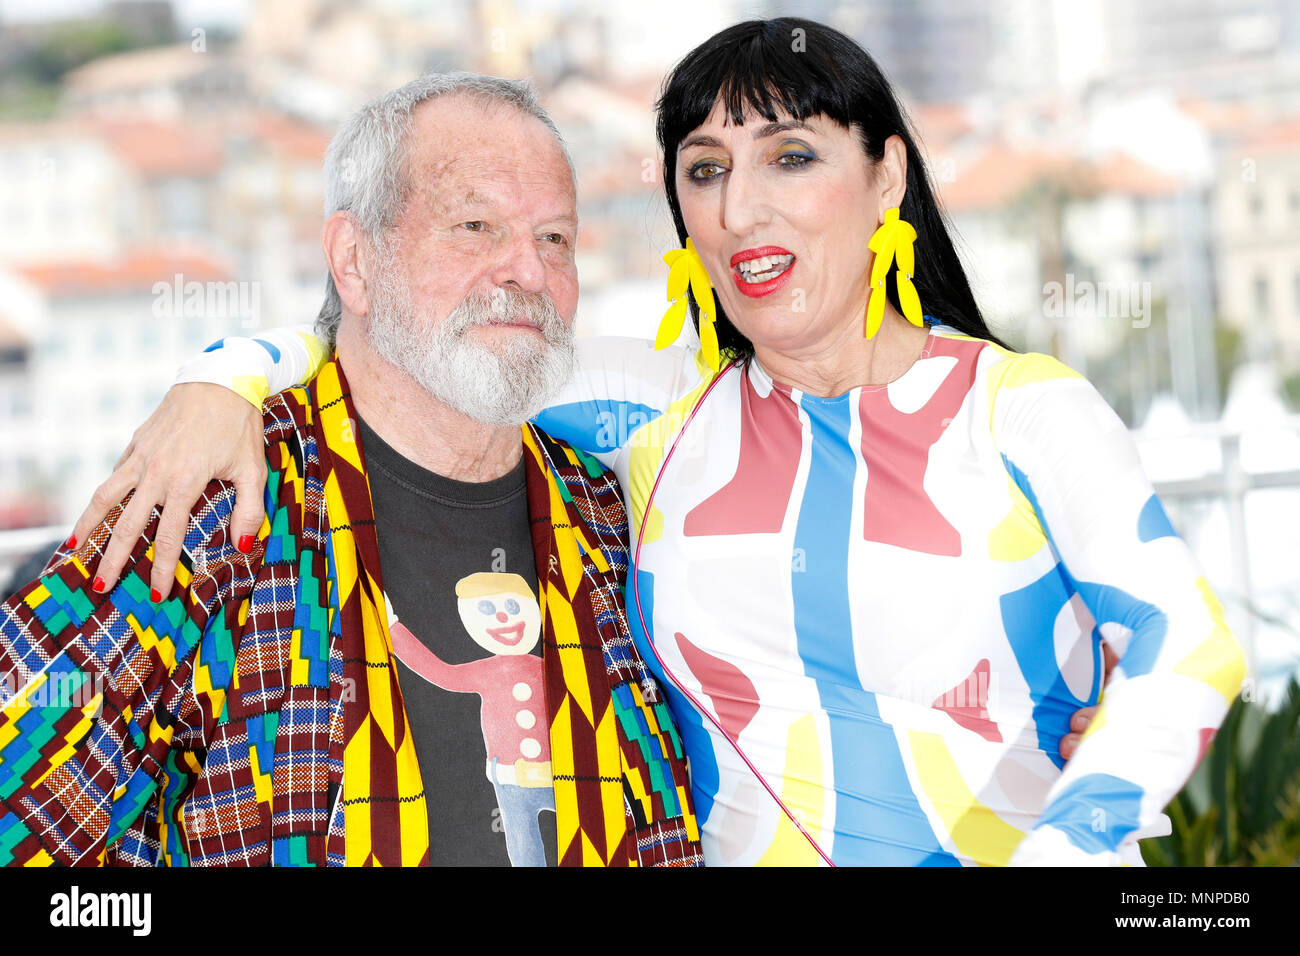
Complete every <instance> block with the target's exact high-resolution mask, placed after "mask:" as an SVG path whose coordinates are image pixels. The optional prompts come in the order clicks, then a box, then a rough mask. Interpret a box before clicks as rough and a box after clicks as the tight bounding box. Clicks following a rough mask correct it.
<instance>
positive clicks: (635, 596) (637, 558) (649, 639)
mask: <svg viewBox="0 0 1300 956" xmlns="http://www.w3.org/2000/svg"><path fill="white" fill-rule="evenodd" d="M733 368H740V366H739V365H738V364H736V363H735V362H732V363H731V364H730V365H729V366H727V367H726V368H725V369H723V370H722V372H721V373H720V374H719V375H718V376H717V377H716V378H715V379H714V380H713V381H712V382H710V383H709V387H708V388H706V389H705V390H704V394H703V395H701V396H700V400H699V401H698V402H696V403H695V407H694V408H692V409H691V413H690V415H688V416H687V417H686V421H685V422H684V423H683V424H682V429H681V431H679V432H678V433H677V437H676V438H674V439H673V443H672V446H671V447H670V448H669V449H668V454H667V455H665V456H664V460H663V463H662V464H661V465H660V466H659V472H658V474H656V475H655V480H654V484H653V485H651V486H650V497H649V498H647V499H646V504H645V511H643V512H642V514H641V527H640V528H639V529H638V531H637V536H636V552H635V554H634V555H633V559H632V568H631V572H632V600H633V601H634V602H635V604H636V614H637V617H638V618H640V620H641V626H642V628H643V629H644V630H645V636H646V643H647V644H649V645H650V652H651V653H652V654H654V656H655V660H656V661H658V662H659V667H660V668H661V669H662V670H663V672H664V675H665V676H666V677H667V678H668V679H669V680H670V681H672V683H673V686H675V687H676V688H677V689H678V690H679V691H680V692H681V693H682V695H683V696H684V697H685V698H686V699H687V700H689V701H690V702H691V703H692V704H693V705H694V706H695V709H696V710H698V711H699V712H700V713H701V714H703V715H704V716H705V717H707V718H709V722H710V723H712V724H713V726H714V727H716V728H718V732H719V733H721V734H722V736H723V737H725V738H727V741H728V742H729V743H730V744H731V746H732V747H733V748H734V749H735V751H736V753H737V755H739V757H740V759H741V760H743V761H745V766H747V767H748V768H749V769H750V772H751V773H753V774H754V776H755V778H757V780H758V782H759V783H761V784H762V785H763V789H764V790H766V791H767V792H768V793H769V794H770V795H771V797H772V799H773V800H775V801H776V804H777V806H779V807H780V808H781V810H782V811H783V812H784V813H785V815H786V816H787V817H789V818H790V822H791V823H793V824H794V825H795V827H796V828H797V829H798V830H799V832H800V833H802V834H803V835H804V839H806V840H807V841H808V842H809V843H810V844H812V848H813V849H814V850H816V851H817V855H818V856H820V857H821V858H822V859H823V860H825V861H826V865H827V866H835V863H834V862H833V861H832V860H831V858H830V857H829V856H828V855H827V854H826V852H825V851H824V850H823V849H822V848H821V846H820V844H818V842H817V841H816V840H814V839H813V838H812V835H811V834H810V833H809V832H808V831H807V830H805V829H804V825H803V824H802V823H800V822H799V818H798V817H796V816H795V815H794V814H793V813H791V812H790V808H789V807H787V806H786V805H785V801H784V800H782V799H781V798H780V797H778V796H777V795H776V791H775V790H773V789H772V786H771V784H769V783H768V782H767V779H766V778H765V777H764V776H763V775H762V774H761V773H759V771H758V768H757V767H755V766H754V764H753V762H752V761H751V760H750V759H749V757H747V756H746V755H745V751H743V750H741V749H740V743H739V742H738V741H737V740H736V739H735V738H734V737H732V736H731V734H729V733H727V731H726V729H725V728H724V727H723V726H722V724H720V723H719V722H718V719H717V718H716V717H714V716H713V714H711V713H710V712H709V711H708V710H706V709H705V707H704V705H703V704H701V703H700V702H699V700H697V699H696V697H695V695H694V694H692V693H691V692H690V691H688V690H687V689H686V688H685V687H683V686H682V682H681V681H680V680H678V679H677V678H676V677H675V676H674V675H673V672H672V671H671V670H669V668H668V665H666V664H665V663H664V660H663V658H662V657H660V656H659V650H658V648H656V647H655V641H654V637H653V636H652V635H651V631H652V629H653V623H652V622H651V623H650V626H647V621H646V617H645V615H644V614H643V613H641V589H640V587H639V586H638V580H637V569H638V568H640V566H641V541H642V537H643V536H644V534H645V525H646V519H647V517H648V516H649V514H650V508H651V506H652V505H653V504H654V499H655V492H657V491H658V490H659V481H660V479H661V478H663V476H664V472H665V471H667V470H668V462H669V460H671V459H672V457H673V453H674V452H675V451H677V443H678V442H680V441H681V440H682V436H683V435H685V434H686V429H687V428H689V427H690V425H691V422H692V421H693V420H694V419H695V413H696V412H698V411H699V410H700V407H701V406H702V405H703V404H704V402H705V400H706V399H707V398H708V397H709V393H710V392H712V391H713V387H714V386H715V385H717V384H718V383H719V382H721V381H722V379H723V377H724V376H725V375H726V374H727V373H728V372H730V371H731V370H732V369H733Z"/></svg>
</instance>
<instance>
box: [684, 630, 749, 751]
mask: <svg viewBox="0 0 1300 956" xmlns="http://www.w3.org/2000/svg"><path fill="white" fill-rule="evenodd" d="M673 636H674V637H676V638H677V647H678V649H679V650H681V652H682V659H683V660H685V661H686V666H688V667H689V668H690V669H691V671H692V672H693V673H694V674H695V679H696V680H698V681H699V682H700V687H701V689H703V691H704V693H706V694H708V695H709V697H711V698H712V699H713V708H714V710H715V711H717V715H718V723H720V724H721V725H722V729H723V730H725V731H726V732H727V734H728V735H730V737H731V739H732V740H735V739H736V738H738V737H739V736H740V732H741V731H742V730H744V729H745V728H746V727H748V726H749V722H750V721H751V720H753V719H754V715H755V714H757V713H758V691H757V690H755V689H754V685H753V683H752V682H751V681H750V679H749V678H748V677H746V676H745V673H744V671H742V670H741V669H740V668H739V667H737V666H736V665H734V664H729V663H727V662H726V661H724V660H722V659H721V658H717V657H714V656H713V655H712V654H709V653H707V652H706V651H702V650H700V649H699V648H698V647H696V646H695V645H694V644H692V643H691V642H690V641H689V640H687V639H686V638H685V637H684V636H683V635H681V634H674V635H673Z"/></svg>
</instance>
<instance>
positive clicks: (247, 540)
mask: <svg viewBox="0 0 1300 956" xmlns="http://www.w3.org/2000/svg"><path fill="white" fill-rule="evenodd" d="M239 550H240V553H241V554H248V553H249V552H250V551H252V550H253V536H252V535H251V534H242V535H240V536H239Z"/></svg>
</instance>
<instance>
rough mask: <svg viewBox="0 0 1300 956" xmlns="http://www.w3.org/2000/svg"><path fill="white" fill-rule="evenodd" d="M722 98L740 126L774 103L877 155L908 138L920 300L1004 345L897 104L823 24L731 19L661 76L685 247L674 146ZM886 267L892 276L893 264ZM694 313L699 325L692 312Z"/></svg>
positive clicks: (944, 318)
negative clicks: (854, 136) (853, 137)
mask: <svg viewBox="0 0 1300 956" xmlns="http://www.w3.org/2000/svg"><path fill="white" fill-rule="evenodd" d="M719 100H721V102H722V103H723V105H724V107H725V109H726V111H727V114H728V116H729V118H730V121H731V122H732V123H735V124H737V125H739V124H742V123H743V122H744V114H745V112H746V111H747V110H752V111H754V112H755V113H757V114H758V115H760V116H762V117H764V118H765V119H766V120H767V121H768V122H776V121H777V119H778V116H777V110H782V111H784V112H785V113H787V114H789V115H790V116H792V117H794V118H795V119H799V120H804V119H807V118H808V117H810V116H814V115H817V114H821V115H823V116H827V117H829V118H830V119H833V120H835V121H836V122H837V123H839V124H840V125H841V126H843V127H845V128H846V129H853V130H856V131H857V132H858V135H859V136H860V138H861V139H862V143H863V148H864V150H865V151H866V153H867V155H868V156H869V157H870V158H871V160H872V162H873V163H878V162H880V160H881V158H882V157H883V156H884V154H885V140H887V139H888V138H889V137H890V136H894V135H897V136H899V137H900V138H901V139H902V140H903V142H904V143H905V144H906V146H907V192H906V194H905V195H904V197H903V202H902V205H901V207H900V208H899V218H901V219H903V220H904V221H906V222H909V223H911V224H912V226H913V227H914V228H915V229H916V242H915V244H914V245H913V249H914V251H915V254H916V273H915V275H914V277H913V280H912V281H913V283H914V284H915V286H916V291H917V293H918V295H919V296H920V299H921V308H922V309H923V310H924V311H925V313H926V314H927V315H929V316H932V317H934V318H935V319H937V320H939V321H941V322H943V323H944V324H945V325H950V326H952V327H953V328H955V329H957V330H958V331H960V332H963V333H965V334H967V335H972V336H975V337H977V338H982V339H988V340H990V341H993V342H997V343H998V344H999V345H1003V344H1004V343H1002V342H1001V341H1000V340H999V339H998V338H997V336H995V335H994V334H993V333H992V332H991V331H990V330H989V327H988V325H987V324H985V322H984V317H983V316H982V315H981V314H980V309H979V306H978V305H976V303H975V296H974V295H973V294H972V293H971V289H970V282H969V281H967V279H966V272H965V270H963V269H962V265H961V261H960V260H959V259H958V258H957V251H956V250H955V249H954V248H953V244H952V239H951V237H950V236H949V235H948V223H947V220H946V218H945V216H944V214H943V212H942V210H940V208H939V204H938V202H937V201H936V200H935V197H934V190H933V189H932V188H931V185H930V177H929V175H928V173H927V172H926V169H925V163H924V162H923V161H922V159H921V154H920V151H919V150H918V149H917V148H916V142H915V139H914V137H913V135H912V131H911V129H910V127H909V124H908V122H907V119H906V117H905V116H904V113H903V110H902V107H901V106H900V105H899V102H898V98H897V97H896V96H895V95H894V91H893V89H892V88H891V87H890V85H889V82H888V81H887V80H886V79H885V76H884V74H883V73H882V72H881V70H880V67H879V66H877V65H876V61H875V60H873V59H872V58H871V56H870V54H868V53H867V51H866V50H864V49H862V47H860V46H858V44H857V43H855V42H854V41H853V40H851V39H850V38H849V37H847V36H845V35H844V34H842V33H840V32H839V31H838V30H835V29H832V28H831V27H828V26H826V25H824V24H821V23H816V22H814V21H812V20H802V19H798V18H795V17H779V18H776V19H773V20H748V21H746V22H744V23H737V24H736V25H735V26H732V27H728V28H727V29H725V30H723V31H722V32H720V33H716V34H714V35H713V36H712V37H710V38H709V39H708V40H706V41H705V42H704V43H702V44H700V45H699V46H697V47H696V48H695V49H694V50H692V51H691V52H690V53H688V54H687V55H686V56H685V58H683V59H682V61H681V62H680V63H678V64H677V66H676V67H675V68H674V69H673V71H672V72H671V73H670V74H668V77H667V79H666V80H665V81H664V88H663V93H662V95H661V96H660V97H659V102H658V104H657V106H656V110H657V123H656V131H657V133H658V136H659V146H660V149H662V151H663V157H664V188H665V189H666V191H667V193H668V207H669V209H671V210H672V216H673V224H674V225H675V226H676V227H677V238H678V239H679V240H680V241H681V243H682V244H683V245H685V244H686V224H685V222H684V221H683V220H682V207H681V203H680V202H679V201H678V199H677V179H676V174H677V147H678V144H680V143H681V141H682V140H683V139H684V138H685V137H686V136H688V135H689V134H690V133H691V132H693V131H694V130H695V129H696V128H697V127H698V126H699V125H700V124H701V123H703V122H704V121H705V119H707V118H708V115H709V113H710V112H712V110H713V106H714V104H715V103H717V102H718V101H719ZM890 271H891V276H892V275H893V274H894V272H895V270H890ZM886 291H887V294H888V296H889V302H890V304H891V305H893V307H894V309H895V310H897V311H898V312H900V313H901V312H902V308H901V306H900V305H899V302H898V290H897V287H896V285H895V283H894V282H893V281H892V278H891V280H890V281H887V282H886ZM717 307H718V316H717V326H716V328H717V332H718V345H719V346H720V347H721V349H722V350H723V351H730V352H731V353H732V354H733V355H735V356H736V357H737V358H741V359H743V358H747V357H749V356H750V355H752V354H753V352H754V346H753V344H752V343H751V342H750V341H749V340H748V339H747V338H745V337H744V336H743V335H741V333H740V331H739V330H737V329H736V327H735V326H734V325H732V324H731V321H730V320H729V319H728V318H727V314H726V312H725V311H723V308H722V303H721V302H718V303H717ZM692 314H693V315H694V316H695V326H696V330H697V331H698V330H699V313H698V310H695V309H693V310H692Z"/></svg>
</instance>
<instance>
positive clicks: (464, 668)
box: [388, 571, 555, 866]
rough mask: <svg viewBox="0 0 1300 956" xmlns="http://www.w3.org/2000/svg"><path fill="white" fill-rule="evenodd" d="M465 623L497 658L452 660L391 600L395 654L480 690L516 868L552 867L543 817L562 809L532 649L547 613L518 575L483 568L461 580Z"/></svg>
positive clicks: (462, 690)
mask: <svg viewBox="0 0 1300 956" xmlns="http://www.w3.org/2000/svg"><path fill="white" fill-rule="evenodd" d="M456 606H457V609H458V610H459V612H460V620H461V623H462V624H463V625H464V626H465V630H466V631H467V632H468V633H469V636H470V637H471V638H472V639H473V640H474V642H475V643H476V644H478V645H479V646H480V647H482V648H483V649H484V650H486V651H487V652H488V653H489V654H490V655H491V656H489V657H485V658H483V659H481V660H477V661H470V662H468V663H465V664H448V663H446V662H444V661H443V660H442V659H441V658H439V657H438V656H437V655H436V654H434V652H433V651H431V650H429V648H428V647H426V646H425V645H424V644H423V643H422V642H421V641H420V640H419V639H418V638H417V637H416V636H415V635H414V634H412V633H411V631H410V630H409V629H408V628H407V627H406V626H405V625H404V624H402V623H401V621H399V620H398V619H397V615H396V614H395V613H394V612H393V608H392V604H391V603H389V605H388V626H389V631H390V633H391V634H392V638H393V652H394V653H395V654H396V655H397V657H398V658H399V659H400V660H401V661H402V663H403V664H405V665H406V666H407V667H409V668H410V669H411V670H412V671H414V672H415V673H417V674H419V675H420V676H421V677H423V678H424V679H425V680H427V681H428V682H429V683H431V684H434V685H436V686H438V687H441V688H442V689H443V690H448V691H453V692H455V693H459V694H478V695H479V697H481V698H482V709H481V715H482V716H481V722H482V727H483V743H484V747H485V749H486V754H487V761H486V770H487V777H488V779H489V780H490V781H491V782H492V786H493V788H494V789H495V791H496V797H497V806H498V807H499V809H500V811H501V822H502V824H503V825H504V827H505V834H506V851H507V853H508V854H509V856H510V863H511V865H512V866H545V865H546V852H545V848H544V844H543V842H542V835H541V830H540V828H539V824H538V821H537V815H538V814H539V813H540V812H541V811H542V810H551V811H554V810H555V791H554V789H553V786H552V781H551V745H550V740H549V734H548V728H547V723H546V702H545V696H544V693H543V681H542V659H541V658H540V657H538V656H537V655H535V654H533V653H531V652H532V650H533V648H534V647H536V646H537V641H538V638H539V636H540V634H541V626H542V612H541V608H539V607H538V605H537V598H536V597H535V596H534V595H533V591H532V588H530V587H529V586H528V582H527V581H525V580H524V579H523V577H521V576H520V575H518V574H506V573H499V572H488V571H482V572H478V573H475V574H470V575H467V576H466V577H463V578H461V579H460V580H459V581H458V582H456Z"/></svg>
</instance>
